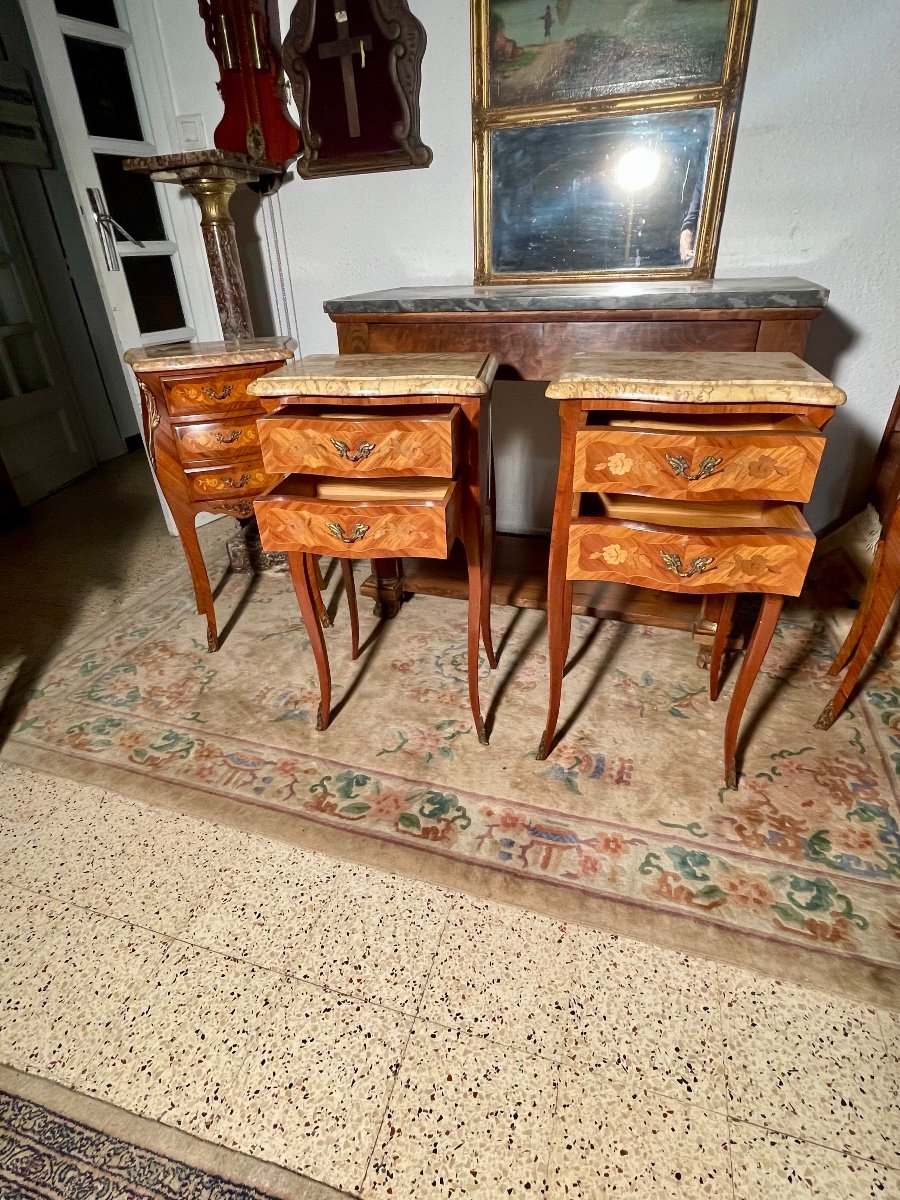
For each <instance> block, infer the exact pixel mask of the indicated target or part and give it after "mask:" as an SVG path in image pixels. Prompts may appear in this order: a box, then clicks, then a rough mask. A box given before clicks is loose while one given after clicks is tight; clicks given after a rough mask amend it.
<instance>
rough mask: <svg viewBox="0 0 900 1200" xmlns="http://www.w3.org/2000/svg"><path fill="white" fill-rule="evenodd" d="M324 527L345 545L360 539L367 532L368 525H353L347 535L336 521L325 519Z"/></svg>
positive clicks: (350, 544)
mask: <svg viewBox="0 0 900 1200" xmlns="http://www.w3.org/2000/svg"><path fill="white" fill-rule="evenodd" d="M325 528H326V529H327V530H328V532H329V533H330V534H331V535H332V536H333V537H336V538H339V539H340V540H341V541H342V542H344V544H345V545H347V546H352V545H353V543H354V542H358V541H361V540H362V538H364V537H365V536H366V534H367V533H368V532H369V526H368V525H354V526H353V528H352V529H351V530H350V533H349V535H348V534H346V533H344V530H343V528H342V527H341V526H340V525H338V524H337V522H336V521H326V522H325Z"/></svg>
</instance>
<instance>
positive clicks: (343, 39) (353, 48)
mask: <svg viewBox="0 0 900 1200" xmlns="http://www.w3.org/2000/svg"><path fill="white" fill-rule="evenodd" d="M345 3H346V0H334V18H335V20H336V21H337V31H338V38H337V41H336V42H323V43H322V44H321V45H320V46H319V58H339V59H340V60H341V74H342V75H343V77H344V102H345V103H346V105H347V126H348V128H349V130H350V136H351V137H354V138H357V137H359V134H360V128H359V107H358V105H357V103H356V79H355V78H354V75H353V55H354V54H358V55H359V57H360V60H361V65H362V66H363V67H365V65H366V51H367V50H371V49H372V36H371V34H368V33H367V34H366V36H365V37H361V38H351V37H350V24H349V20H348V17H347V10H346V9H345V8H344V4H345Z"/></svg>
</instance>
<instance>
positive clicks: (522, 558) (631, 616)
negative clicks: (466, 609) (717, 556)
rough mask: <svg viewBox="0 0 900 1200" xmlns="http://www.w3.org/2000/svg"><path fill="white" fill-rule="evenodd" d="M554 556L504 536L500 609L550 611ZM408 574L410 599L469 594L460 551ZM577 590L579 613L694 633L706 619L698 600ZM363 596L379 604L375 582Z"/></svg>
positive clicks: (497, 584) (500, 538) (544, 543)
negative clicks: (549, 572) (549, 584)
mask: <svg viewBox="0 0 900 1200" xmlns="http://www.w3.org/2000/svg"><path fill="white" fill-rule="evenodd" d="M549 553H550V539H549V537H519V536H516V535H514V534H504V533H501V534H498V535H497V548H496V557H495V560H494V587H493V594H492V599H493V602H494V604H500V605H507V606H509V607H512V608H546V607H547V559H548V556H549ZM403 569H404V576H403V590H404V591H405V592H406V593H407V594H412V595H426V596H446V597H449V598H450V599H453V600H464V599H465V598H466V596H467V594H468V584H467V582H466V571H465V558H464V556H463V555H462V554H461V553H460V547H459V546H457V547H456V550H455V551H454V553H453V554H451V556H450V558H449V559H447V560H438V559H424V558H407V559H404V560H403ZM574 586H575V596H574V611H575V612H576V613H582V614H586V615H588V616H592V617H605V618H609V619H611V620H615V621H629V622H631V623H633V624H636V625H656V626H660V627H662V628H665V629H683V630H687V631H689V632H692V631H693V630H694V626H695V624H696V622H697V621H698V620H699V618H700V601H699V600H698V599H697V598H696V597H694V596H684V595H677V594H672V593H667V592H654V591H651V590H649V589H647V588H633V587H623V586H621V585H619V584H610V583H594V582H579V583H576V584H575V585H574ZM362 591H363V595H365V596H369V597H371V598H372V599H375V598H376V591H375V581H374V579H372V578H371V577H370V578H369V579H367V580H366V582H365V583H364V584H363V588H362Z"/></svg>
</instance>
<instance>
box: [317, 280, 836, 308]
mask: <svg viewBox="0 0 900 1200" xmlns="http://www.w3.org/2000/svg"><path fill="white" fill-rule="evenodd" d="M827 300H828V289H827V288H825V287H822V285H821V284H818V283H810V281H809V280H808V279H797V278H793V277H787V278H784V279H778V278H776V279H765V278H762V279H678V280H672V281H671V282H667V281H653V282H648V281H646V280H645V281H638V280H635V282H634V283H535V284H521V283H517V284H482V285H472V284H469V285H465V284H457V285H445V286H440V287H434V286H427V285H425V286H422V287H402V288H391V289H389V290H387V291H383V292H362V293H360V294H359V295H356V296H340V297H338V298H336V299H334V300H326V301H325V305H324V307H325V311H326V312H327V313H330V314H332V315H340V314H345V313H442V312H542V311H543V312H547V311H553V310H561V311H572V312H579V311H581V312H584V311H591V310H593V311H598V310H609V311H615V310H617V309H622V310H633V309H644V308H646V309H651V308H653V309H660V308H663V309H665V308H670V309H686V308H696V309H703V308H821V307H822V306H823V305H824V304H825V303H826V301H827Z"/></svg>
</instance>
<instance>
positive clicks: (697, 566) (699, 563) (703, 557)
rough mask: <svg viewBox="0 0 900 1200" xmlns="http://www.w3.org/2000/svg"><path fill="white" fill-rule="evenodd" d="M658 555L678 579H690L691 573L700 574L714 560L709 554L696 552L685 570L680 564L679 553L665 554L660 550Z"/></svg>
mask: <svg viewBox="0 0 900 1200" xmlns="http://www.w3.org/2000/svg"><path fill="white" fill-rule="evenodd" d="M659 555H660V558H661V559H662V560H663V562H664V563H665V564H666V570H667V571H671V572H672V574H673V575H677V576H678V577H679V579H690V578H691V576H692V575H702V574H703V572H704V571H706V570H708V568H709V567H711V566H712V565H713V563H714V562H715V561H716V560H715V559H714V558H713V557H712V556H711V555H708V554H698V555H697V557H696V558H695V559H694V560H693V562H692V563H691V565H690V566H689V567H688V569H687V570H686V571H685V570H684V568H683V567H682V565H681V555H680V554H667V553H666V551H665V550H660V552H659Z"/></svg>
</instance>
